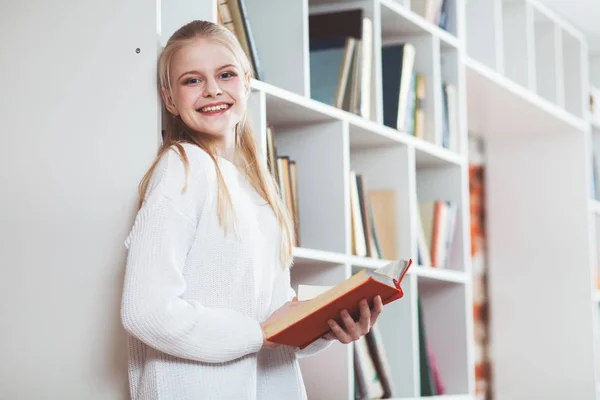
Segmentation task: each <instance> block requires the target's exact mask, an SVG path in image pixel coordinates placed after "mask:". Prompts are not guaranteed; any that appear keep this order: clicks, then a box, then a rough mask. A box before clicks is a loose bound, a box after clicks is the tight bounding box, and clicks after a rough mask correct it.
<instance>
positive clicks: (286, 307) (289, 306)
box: [260, 297, 304, 349]
mask: <svg viewBox="0 0 600 400" xmlns="http://www.w3.org/2000/svg"><path fill="white" fill-rule="evenodd" d="M303 303H304V301H298V297H294V298H293V299H292V300H291V301H288V302H286V303H284V304H283V305H282V306H281V307H279V308H278V309H277V310H275V311H274V312H273V314H271V315H270V316H269V318H267V319H266V320H265V321H264V322H262V323H261V324H260V326H261V327H262V328H263V347H264V348H266V349H274V348H276V347H279V346H280V345H279V344H278V343H273V342H269V341H268V340H267V339H266V337H265V334H264V326H265V325H266V324H268V323H269V322H270V321H271V319H272V318H275V319H277V318H279V317H281V316H282V315H285V314H287V313H288V312H290V311H291V310H293V309H294V308H296V307H299V306H300V305H302V304H303Z"/></svg>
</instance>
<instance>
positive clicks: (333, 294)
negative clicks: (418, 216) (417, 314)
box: [263, 260, 412, 349]
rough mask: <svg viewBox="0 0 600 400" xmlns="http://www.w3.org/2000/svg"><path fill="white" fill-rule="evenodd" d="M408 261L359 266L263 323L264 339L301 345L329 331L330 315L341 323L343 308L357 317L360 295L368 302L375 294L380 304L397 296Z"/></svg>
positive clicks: (370, 304)
mask: <svg viewBox="0 0 600 400" xmlns="http://www.w3.org/2000/svg"><path fill="white" fill-rule="evenodd" d="M411 264H412V260H408V261H407V260H399V261H394V262H391V263H389V264H387V265H386V266H384V267H382V268H379V269H377V270H367V269H363V270H361V271H360V272H358V273H356V274H354V275H352V276H351V277H350V278H348V279H346V280H344V281H343V282H341V283H339V284H337V285H336V286H333V287H332V288H330V289H328V290H326V291H325V292H323V293H321V294H320V295H318V296H317V297H315V298H314V299H311V300H306V301H303V302H302V303H303V304H302V305H301V306H299V307H297V308H295V309H294V310H293V311H292V312H289V313H287V314H285V315H283V316H281V317H280V318H278V319H276V320H274V321H271V322H269V324H267V325H265V326H263V329H264V330H265V334H266V337H267V340H268V341H270V342H274V343H278V344H283V345H290V346H296V347H299V348H301V349H302V348H304V347H306V346H308V345H309V344H311V343H312V342H313V341H315V340H317V339H318V338H320V337H321V336H323V335H325V334H326V333H327V332H329V331H330V327H329V324H328V323H327V321H329V320H330V319H333V320H335V321H336V322H337V323H338V324H340V326H342V327H343V322H342V319H341V317H340V312H341V311H342V310H343V309H346V310H348V312H349V313H350V315H351V316H352V317H354V319H355V320H357V318H358V317H359V316H360V309H359V302H360V301H361V300H362V299H367V301H368V303H369V306H372V305H373V299H374V298H375V297H376V296H378V295H379V296H381V300H382V302H383V304H384V305H385V304H389V303H391V302H392V301H395V300H398V299H400V298H401V297H403V296H404V292H403V291H402V287H401V284H402V281H403V279H404V277H405V276H406V273H407V271H408V269H409V267H410V266H411Z"/></svg>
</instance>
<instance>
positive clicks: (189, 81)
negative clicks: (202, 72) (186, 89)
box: [185, 78, 200, 85]
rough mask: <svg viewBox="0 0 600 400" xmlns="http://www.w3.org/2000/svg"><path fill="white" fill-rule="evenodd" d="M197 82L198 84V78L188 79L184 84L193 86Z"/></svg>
mask: <svg viewBox="0 0 600 400" xmlns="http://www.w3.org/2000/svg"><path fill="white" fill-rule="evenodd" d="M199 82H200V79H198V78H190V79H188V80H187V81H185V84H186V85H195V84H197V83H199Z"/></svg>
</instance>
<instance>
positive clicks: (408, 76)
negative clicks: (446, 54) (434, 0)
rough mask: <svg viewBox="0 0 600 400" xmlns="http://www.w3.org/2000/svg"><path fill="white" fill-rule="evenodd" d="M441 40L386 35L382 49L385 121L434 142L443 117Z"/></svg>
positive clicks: (401, 130)
mask: <svg viewBox="0 0 600 400" xmlns="http://www.w3.org/2000/svg"><path fill="white" fill-rule="evenodd" d="M438 43H439V42H438V39H437V38H434V37H432V36H430V35H418V36H417V35H414V36H397V37H389V36H383V37H382V49H381V69H382V75H381V76H382V90H383V94H382V95H383V124H384V125H385V126H387V127H390V128H392V129H397V130H398V131H400V132H403V133H404V134H406V135H409V136H412V137H418V138H422V139H424V140H427V141H429V142H432V143H437V134H436V132H437V128H436V127H437V126H438V125H437V121H439V120H441V119H438V118H440V117H441V116H440V113H439V111H440V110H439V108H437V107H436V103H437V102H438V101H437V100H436V98H437V99H439V97H438V95H439V92H438V91H437V90H438V88H440V87H441V86H440V73H439V44H438ZM417 98H418V100H417ZM415 110H417V111H418V112H417V113H416V114H415ZM415 115H416V117H415Z"/></svg>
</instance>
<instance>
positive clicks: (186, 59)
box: [171, 39, 239, 70]
mask: <svg viewBox="0 0 600 400" xmlns="http://www.w3.org/2000/svg"><path fill="white" fill-rule="evenodd" d="M224 65H233V66H236V67H238V68H239V63H238V61H237V59H236V57H235V55H234V54H233V53H232V52H231V51H230V50H229V48H227V46H225V45H223V44H221V43H218V42H215V41H211V40H207V39H197V40H194V41H192V42H190V43H188V44H186V45H184V46H183V47H182V48H181V49H179V51H178V52H177V53H176V54H175V55H174V57H173V60H172V66H171V67H172V68H173V69H178V68H183V69H186V68H187V69H189V68H194V69H202V70H215V69H218V68H221V67H223V66H224Z"/></svg>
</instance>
